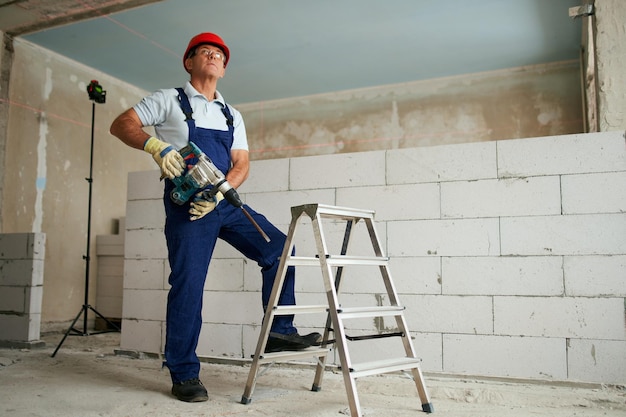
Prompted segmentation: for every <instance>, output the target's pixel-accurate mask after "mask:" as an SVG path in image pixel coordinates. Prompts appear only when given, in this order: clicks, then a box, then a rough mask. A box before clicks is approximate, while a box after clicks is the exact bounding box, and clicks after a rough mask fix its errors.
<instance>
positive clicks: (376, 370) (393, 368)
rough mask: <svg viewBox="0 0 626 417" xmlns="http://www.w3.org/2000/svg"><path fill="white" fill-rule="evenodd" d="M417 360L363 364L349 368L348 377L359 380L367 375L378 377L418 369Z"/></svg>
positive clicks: (406, 359)
mask: <svg viewBox="0 0 626 417" xmlns="http://www.w3.org/2000/svg"><path fill="white" fill-rule="evenodd" d="M420 363H421V360H420V359H419V358H400V359H388V360H382V361H373V362H364V363H360V364H356V365H353V366H352V367H351V368H350V375H352V377H354V378H360V377H363V376H369V375H379V374H384V373H389V372H397V371H406V370H409V369H415V368H419V367H420Z"/></svg>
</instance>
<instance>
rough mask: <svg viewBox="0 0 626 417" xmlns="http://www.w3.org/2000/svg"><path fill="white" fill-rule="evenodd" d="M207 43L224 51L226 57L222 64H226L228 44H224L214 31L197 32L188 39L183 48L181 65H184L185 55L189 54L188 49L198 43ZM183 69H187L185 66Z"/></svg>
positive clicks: (228, 54)
mask: <svg viewBox="0 0 626 417" xmlns="http://www.w3.org/2000/svg"><path fill="white" fill-rule="evenodd" d="M207 43H208V44H210V45H215V46H217V47H218V48H220V49H221V50H222V51H224V55H226V59H225V60H224V66H226V64H228V58H229V57H230V51H229V50H228V46H226V44H225V43H224V40H223V39H222V38H220V37H219V36H217V35H216V34H215V33H209V32H205V33H199V34H197V35H196V36H194V37H193V38H191V40H190V41H189V45H187V50H185V55H183V67H185V60H186V59H187V55H189V51H191V50H192V49H193V48H195V47H196V46H198V45H202V44H207ZM185 71H187V67H185ZM187 72H189V71H187Z"/></svg>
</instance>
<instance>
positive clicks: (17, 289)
mask: <svg viewBox="0 0 626 417" xmlns="http://www.w3.org/2000/svg"><path fill="white" fill-rule="evenodd" d="M45 245H46V235H45V234H44V233H3V234H0V346H4V347H16V348H21V347H26V348H29V347H39V346H43V344H44V343H43V342H42V341H41V340H39V337H40V331H41V302H42V297H43V269H44V268H43V266H44V257H45Z"/></svg>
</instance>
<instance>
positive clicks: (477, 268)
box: [441, 256, 564, 296]
mask: <svg viewBox="0 0 626 417" xmlns="http://www.w3.org/2000/svg"><path fill="white" fill-rule="evenodd" d="M441 269H442V288H443V290H442V293H443V294H458V295H544V296H546V295H562V294H563V292H564V290H563V265H562V260H561V258H560V257H547V256H537V257H454V258H448V257H446V258H443V259H442V266H441Z"/></svg>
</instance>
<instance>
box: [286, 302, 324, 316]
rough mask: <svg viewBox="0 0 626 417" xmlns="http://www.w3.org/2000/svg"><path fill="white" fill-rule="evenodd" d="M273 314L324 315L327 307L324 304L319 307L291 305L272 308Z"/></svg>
mask: <svg viewBox="0 0 626 417" xmlns="http://www.w3.org/2000/svg"><path fill="white" fill-rule="evenodd" d="M274 311H275V312H276V313H275V314H277V315H287V314H303V313H324V312H328V306H327V305H325V304H320V305H308V306H307V305H305V306H301V305H292V306H276V307H274Z"/></svg>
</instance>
